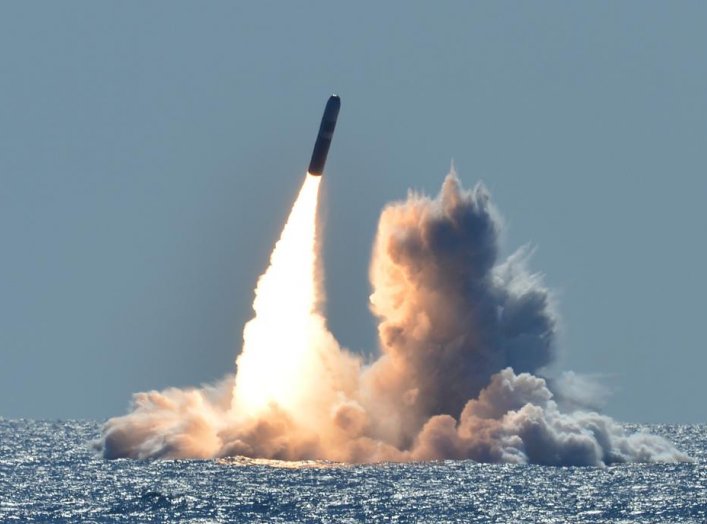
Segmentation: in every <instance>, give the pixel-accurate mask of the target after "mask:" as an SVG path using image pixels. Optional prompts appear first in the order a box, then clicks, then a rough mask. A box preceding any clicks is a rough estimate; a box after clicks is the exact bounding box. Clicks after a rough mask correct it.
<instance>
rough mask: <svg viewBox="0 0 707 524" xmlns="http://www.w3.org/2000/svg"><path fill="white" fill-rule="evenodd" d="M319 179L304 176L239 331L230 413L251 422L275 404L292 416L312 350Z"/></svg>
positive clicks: (315, 302)
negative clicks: (249, 316) (250, 310)
mask: <svg viewBox="0 0 707 524" xmlns="http://www.w3.org/2000/svg"><path fill="white" fill-rule="evenodd" d="M320 182H321V177H318V176H312V175H309V174H308V175H307V177H306V179H305V181H304V184H303V185H302V189H301V190H300V192H299V196H298V197H297V200H296V201H295V204H294V206H293V207H292V211H291V212H290V216H289V218H288V219H287V223H286V224H285V227H284V229H283V230H282V235H281V236H280V240H278V242H277V244H275V249H274V250H273V252H272V255H271V257H270V265H269V266H268V268H267V270H266V271H265V273H263V275H262V276H261V277H260V278H259V279H258V284H257V287H256V289H255V301H254V302H253V309H254V310H255V318H253V319H252V320H251V321H249V322H248V323H247V324H246V326H245V328H244V330H243V351H242V353H241V354H240V356H239V357H238V360H237V368H238V374H237V376H236V382H235V387H234V389H233V410H234V413H235V414H236V416H239V417H249V418H254V417H257V416H258V415H260V414H262V413H263V412H264V411H266V409H267V408H268V406H270V405H272V404H275V405H278V406H279V407H281V408H283V409H285V410H287V411H288V412H296V411H297V409H298V408H302V407H303V406H302V405H301V402H302V399H301V398H300V397H299V395H298V393H299V392H302V391H303V390H304V388H303V385H304V384H302V383H301V381H302V378H303V376H304V372H305V370H306V366H307V359H308V350H309V348H311V347H313V346H314V343H315V341H314V340H313V329H312V325H311V324H312V316H313V314H315V307H316V304H317V302H318V301H317V296H316V295H317V289H316V278H315V277H316V275H315V271H316V217H317V199H318V194H319V185H320Z"/></svg>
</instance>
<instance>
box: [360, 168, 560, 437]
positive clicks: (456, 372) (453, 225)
mask: <svg viewBox="0 0 707 524" xmlns="http://www.w3.org/2000/svg"><path fill="white" fill-rule="evenodd" d="M499 224H500V220H499V218H498V214H497V213H496V211H495V209H494V208H493V206H492V205H491V202H490V199H489V195H488V193H487V191H486V190H485V188H484V187H483V186H481V185H477V186H476V188H475V189H474V190H473V191H471V192H466V191H464V190H463V189H462V188H461V186H460V183H459V180H458V179H457V177H456V175H455V174H453V173H452V174H450V175H449V176H448V177H447V178H446V179H445V181H444V184H443V186H442V191H441V193H440V195H439V196H438V197H437V198H436V199H434V200H432V199H429V198H426V197H422V196H417V195H414V194H413V195H410V196H409V198H408V200H407V201H405V202H401V203H398V204H393V205H390V206H388V207H387V208H386V209H385V210H384V212H383V215H382V217H381V221H380V226H379V231H378V237H377V239H376V244H375V249H374V256H373V261H372V265H371V280H372V284H373V288H374V289H375V292H374V293H373V295H372V296H371V303H372V309H373V312H374V314H375V315H376V316H378V317H379V318H380V325H379V335H380V340H381V344H382V348H383V352H384V357H383V358H381V359H380V360H379V361H378V362H376V363H375V364H374V365H373V367H372V369H371V370H370V372H369V373H370V375H372V377H371V380H372V382H373V383H374V384H375V385H376V386H375V387H376V392H375V398H376V399H377V401H379V402H386V403H387V406H386V411H388V412H395V411H397V412H399V413H400V414H402V412H401V409H400V406H403V411H407V412H408V414H407V416H406V417H405V418H406V420H404V422H403V424H402V426H400V429H402V430H403V431H405V434H404V435H403V442H406V443H409V442H410V439H411V438H412V437H413V436H414V435H415V434H417V431H418V430H419V426H420V425H421V422H423V421H425V420H427V419H428V418H429V417H430V416H432V415H437V414H442V413H446V414H455V415H456V414H458V413H461V411H462V408H463V407H464V405H465V404H466V402H467V401H468V400H469V399H473V398H476V397H477V396H478V395H479V393H480V392H481V390H482V389H483V388H484V387H486V386H487V385H488V384H489V382H490V380H491V376H492V375H493V374H494V373H497V372H499V371H501V370H502V369H504V368H506V367H510V368H512V369H514V370H515V371H516V372H519V373H521V372H531V373H532V372H536V371H537V370H539V369H540V368H542V367H543V366H545V365H546V364H548V363H549V362H550V361H551V360H552V355H553V343H554V335H555V326H556V321H555V315H554V312H553V311H552V308H551V303H550V297H549V294H548V292H547V290H546V289H544V288H543V287H542V286H541V285H540V280H539V278H538V277H536V276H533V275H530V274H528V273H527V271H526V270H525V268H524V258H523V255H524V253H523V252H520V253H517V254H516V255H514V256H513V257H511V258H510V259H509V260H508V261H506V262H505V263H503V264H501V265H498V264H497V259H498V236H499V227H500V226H499Z"/></svg>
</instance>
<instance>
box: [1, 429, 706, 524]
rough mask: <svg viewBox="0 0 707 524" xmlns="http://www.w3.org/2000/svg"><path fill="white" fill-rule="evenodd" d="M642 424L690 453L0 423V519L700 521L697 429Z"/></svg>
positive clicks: (702, 453)
mask: <svg viewBox="0 0 707 524" xmlns="http://www.w3.org/2000/svg"><path fill="white" fill-rule="evenodd" d="M643 429H645V430H646V431H651V432H654V433H658V434H661V435H663V436H665V437H666V438H668V439H669V440H671V441H672V442H674V443H675V444H676V446H677V447H678V448H680V449H681V450H682V451H685V452H687V453H689V454H690V455H691V456H692V457H694V458H695V459H696V461H695V462H694V463H687V464H684V463H681V464H652V465H651V464H626V465H617V466H612V467H608V468H554V467H543V466H517V465H495V464H477V463H474V462H470V461H463V462H455V461H447V462H438V463H417V464H380V465H373V466H342V465H336V464H320V463H312V462H305V463H296V464H292V463H289V464H278V463H271V462H264V461H250V460H225V461H196V460H182V461H155V462H146V461H133V460H116V461H106V460H104V459H102V458H100V457H99V456H97V455H96V454H95V453H94V452H93V450H92V449H91V446H90V442H91V441H92V440H93V439H95V438H97V437H98V433H99V424H98V423H96V422H75V421H69V422H65V421H57V422H39V421H27V420H20V421H7V420H0V521H2V522H13V521H16V522H168V521H179V522H234V521H242V522H253V521H267V522H292V521H305V520H306V521H310V522H311V521H331V522H334V521H336V522H341V521H344V522H345V521H352V522H353V521H384V520H397V521H401V522H409V521H422V522H541V521H542V522H616V521H620V522H697V523H705V522H707V467H706V465H707V426H704V425H701V426H668V425H663V426H646V427H644V428H643ZM280 466H288V467H280Z"/></svg>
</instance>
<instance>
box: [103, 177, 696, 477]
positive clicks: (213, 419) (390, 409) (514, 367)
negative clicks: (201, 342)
mask: <svg viewBox="0 0 707 524" xmlns="http://www.w3.org/2000/svg"><path fill="white" fill-rule="evenodd" d="M314 205H315V206H316V201H315V202H314ZM295 207H297V204H296V205H295ZM500 224H501V221H500V218H499V216H498V213H497V212H496V210H495V208H494V207H493V205H492V203H491V201H490V197H489V194H488V192H487V191H486V190H485V188H484V187H483V186H481V185H477V186H476V187H475V188H474V189H473V190H471V191H467V190H464V189H463V188H462V187H461V184H460V182H459V180H458V178H457V176H456V173H454V172H452V173H450V174H449V175H448V176H447V177H446V179H445V181H444V183H443V186H442V190H441V192H440V194H439V195H438V196H437V197H436V198H429V197H426V196H423V195H419V194H415V193H411V194H410V195H408V198H407V200H405V201H402V202H397V203H393V204H390V205H388V206H387V207H386V208H385V209H384V210H383V212H382V214H381V217H380V222H379V225H378V232H377V236H376V240H375V244H374V250H373V257H372V261H371V267H370V279H371V284H372V288H373V293H372V295H371V310H372V312H373V314H374V315H375V316H376V317H377V318H378V319H379V326H378V332H379V339H380V355H379V356H378V358H377V359H376V360H375V361H373V362H364V361H362V359H361V358H360V357H358V356H356V355H353V354H351V353H349V352H348V351H346V350H345V349H342V348H340V347H339V345H338V343H337V342H336V340H335V338H334V337H333V335H332V334H331V333H330V332H329V331H328V329H327V327H326V320H325V318H324V317H323V316H322V314H321V312H319V311H317V310H316V309H314V310H312V311H311V312H309V313H308V315H309V317H310V322H308V324H307V325H308V326H309V327H308V329H309V330H310V331H309V332H308V333H307V340H308V341H309V342H308V344H310V345H311V350H310V351H309V353H308V354H307V356H306V359H304V360H303V362H305V363H304V364H301V365H300V367H299V368H297V369H295V370H293V373H297V374H298V375H299V376H298V377H296V378H297V380H296V381H291V380H290V381H289V382H292V383H293V384H296V387H297V389H298V391H297V395H296V396H294V397H293V398H296V399H297V400H296V401H297V402H298V404H297V403H295V404H293V403H292V402H291V403H290V404H289V405H284V406H283V405H280V404H278V403H277V402H270V403H269V404H268V405H267V406H265V407H262V408H261V409H260V410H259V411H258V412H257V413H255V414H254V413H240V412H238V409H235V408H234V409H232V407H233V406H238V405H239V404H238V402H236V400H235V399H234V398H233V396H234V384H235V382H237V381H238V378H237V376H233V375H231V376H228V377H227V378H225V379H224V380H223V381H222V382H220V383H218V384H216V385H214V386H207V387H202V388H194V389H186V390H184V389H176V388H173V389H167V390H165V391H161V392H157V391H151V392H147V393H138V394H136V395H135V396H134V398H133V408H132V411H131V412H130V413H129V414H127V415H125V416H121V417H116V418H112V419H110V420H108V421H107V422H106V423H105V425H104V427H103V434H102V439H101V441H100V442H99V444H98V446H99V447H100V449H101V451H102V453H103V455H104V456H105V457H106V458H109V459H112V458H118V457H134V458H214V457H229V456H236V455H244V456H247V457H253V458H268V459H284V460H304V459H324V460H333V461H344V462H359V463H360V462H378V461H409V460H436V459H473V460H477V461H482V462H512V463H537V464H548V465H588V466H598V465H604V464H612V463H617V462H630V461H640V462H653V461H677V460H689V458H688V457H687V456H685V455H684V454H682V453H680V452H679V451H677V450H676V449H675V448H673V446H672V445H671V444H670V443H668V442H667V441H665V440H664V439H662V438H660V437H657V436H653V435H648V434H642V433H636V434H630V435H629V434H627V433H626V432H625V431H624V429H623V428H622V426H621V425H619V424H618V423H616V422H614V421H613V420H612V419H610V418H608V417H606V416H603V415H601V414H599V413H597V412H594V411H592V410H590V409H588V408H582V407H581V404H576V403H571V402H570V403H562V404H561V405H562V409H561V408H560V405H558V401H557V399H556V396H555V395H554V394H553V391H552V390H551V388H553V387H554V386H552V384H551V383H549V382H548V381H546V380H545V379H544V378H541V376H539V375H541V374H542V370H543V368H544V367H545V366H546V365H548V364H549V363H551V362H552V360H553V355H554V351H555V345H554V342H555V335H556V329H557V318H556V315H555V312H554V310H553V305H552V300H551V296H550V294H549V292H548V290H547V289H545V288H544V287H543V285H542V282H541V279H540V277H539V276H538V275H534V274H531V273H529V272H528V270H527V269H526V259H527V253H526V251H525V250H521V251H519V252H517V253H516V254H514V255H512V256H511V257H509V258H508V259H507V260H505V261H500V262H499V260H498V239H499V233H500V227H501V226H500ZM309 240H310V239H305V241H304V242H303V245H307V242H308V241H309ZM285 262H286V261H285ZM273 263H274V262H273ZM294 278H302V277H301V274H300V275H295V276H294ZM259 314H260V313H259ZM272 329H278V327H277V326H272ZM287 350H288V348H286V347H284V348H281V351H287ZM240 362H241V361H240V360H239V363H240ZM272 365H273V366H276V365H277V362H275V361H273V362H272ZM239 369H240V367H239ZM236 389H237V388H236ZM293 402H294V401H293Z"/></svg>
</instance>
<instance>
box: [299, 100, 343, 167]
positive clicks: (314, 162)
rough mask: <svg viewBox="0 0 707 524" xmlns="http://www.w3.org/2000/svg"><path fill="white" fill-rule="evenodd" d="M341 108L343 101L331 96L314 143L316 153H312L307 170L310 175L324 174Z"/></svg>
mask: <svg viewBox="0 0 707 524" xmlns="http://www.w3.org/2000/svg"><path fill="white" fill-rule="evenodd" d="M340 108H341V99H340V98H339V96H338V95H331V96H330V97H329V100H327V103H326V107H325V108H324V114H323V115H322V121H321V124H320V125H319V133H318V134H317V140H316V142H314V151H312V159H311V160H310V162H309V169H308V170H307V171H308V173H309V174H310V175H317V176H319V175H321V174H322V173H323V172H324V164H325V163H326V159H327V155H328V153H329V146H330V145H331V139H332V137H333V136H334V129H335V128H336V119H337V118H338V116H339V109H340Z"/></svg>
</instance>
